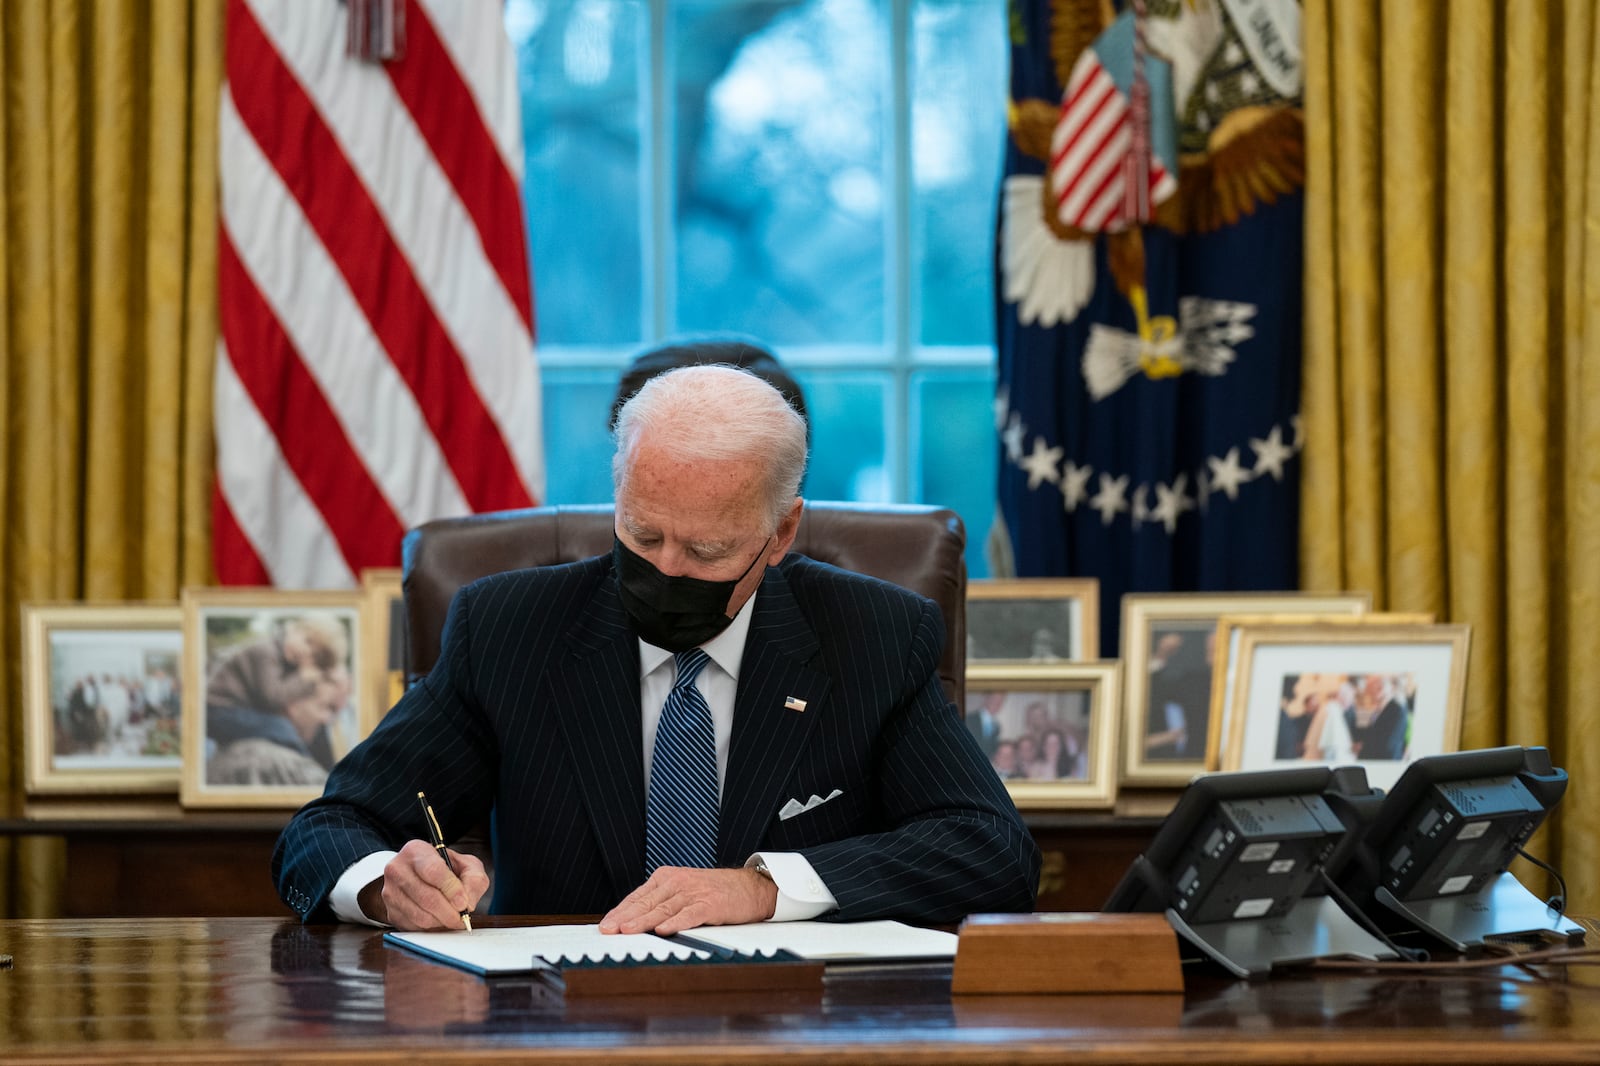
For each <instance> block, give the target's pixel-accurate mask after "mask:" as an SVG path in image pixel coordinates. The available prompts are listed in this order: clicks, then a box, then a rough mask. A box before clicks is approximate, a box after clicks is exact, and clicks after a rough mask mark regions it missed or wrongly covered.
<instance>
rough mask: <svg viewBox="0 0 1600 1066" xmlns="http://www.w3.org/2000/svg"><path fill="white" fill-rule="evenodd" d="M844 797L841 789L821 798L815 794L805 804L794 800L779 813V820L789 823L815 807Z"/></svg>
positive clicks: (786, 804)
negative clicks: (796, 816)
mask: <svg viewBox="0 0 1600 1066" xmlns="http://www.w3.org/2000/svg"><path fill="white" fill-rule="evenodd" d="M842 795H844V792H843V791H842V790H841V789H837V788H836V789H834V790H833V791H832V792H830V793H828V794H827V795H826V796H819V795H817V794H816V793H814V792H813V793H812V794H811V798H810V799H808V800H806V801H805V802H804V803H801V802H800V801H799V800H796V799H792V800H790V801H789V802H788V803H785V804H784V805H783V807H782V808H781V809H780V810H779V811H778V818H779V819H780V820H782V821H785V822H787V821H788V820H789V819H790V818H793V817H794V816H795V815H797V814H804V813H806V812H807V811H809V810H811V809H812V808H813V807H820V806H822V805H823V804H824V803H827V802H828V801H829V800H831V799H833V798H834V797H835V796H842Z"/></svg>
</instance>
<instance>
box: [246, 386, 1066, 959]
mask: <svg viewBox="0 0 1600 1066" xmlns="http://www.w3.org/2000/svg"><path fill="white" fill-rule="evenodd" d="M616 438H617V451H616V455H615V457H614V459H613V463H612V472H613V479H614V482H615V490H616V528H615V534H616V535H615V541H614V547H613V550H612V553H611V555H609V556H601V557H597V558H594V559H589V560H585V561H582V562H577V563H573V564H569V565H565V566H552V567H541V568H537V569H532V570H523V571H517V572H513V573H508V574H500V575H496V576H494V577H490V578H485V579H483V580H481V581H478V582H474V583H473V584H471V585H469V586H467V587H466V588H464V589H462V590H461V591H460V592H459V593H458V594H457V595H456V597H455V600H454V602H453V603H452V605H451V608H450V614H449V618H448V620H447V622H446V624H445V629H444V635H443V641H442V650H441V654H440V657H439V661H438V665H436V666H435V667H434V669H433V670H432V671H431V672H430V673H429V674H428V676H427V677H426V678H425V679H423V680H422V681H421V682H419V683H418V684H417V685H416V686H414V687H413V688H412V689H411V690H410V691H409V692H408V693H407V694H406V695H405V697H404V698H403V699H402V700H401V701H400V703H399V704H398V705H397V706H396V707H395V709H394V710H393V711H391V712H390V713H389V715H388V716H387V717H385V719H384V721H383V722H382V723H381V724H380V725H379V727H378V728H377V729H376V730H375V731H374V733H373V734H372V736H371V737H369V738H368V739H367V740H366V741H365V742H363V743H362V744H360V745H358V746H357V747H356V748H355V749H354V750H353V751H352V752H351V753H350V754H349V755H347V756H346V757H345V759H344V760H342V761H341V762H340V763H339V765H338V766H336V767H335V769H334V771H333V773H332V775H331V776H330V777H329V780H328V786H327V789H326V791H325V793H324V795H323V796H322V797H321V798H320V799H318V800H316V801H314V802H312V803H310V804H308V805H307V806H306V807H305V808H303V809H302V810H301V811H300V812H299V813H298V814H297V815H296V816H295V817H294V819H293V820H292V821H291V822H290V824H289V825H288V826H287V827H286V828H285V830H284V832H283V835H282V837H281V838H280V839H279V841H278V846H277V849H276V850H275V852H274V855H273V874H274V878H275V879H276V882H277V885H278V891H279V893H280V895H282V897H283V898H284V900H285V901H286V902H288V903H289V905H290V906H291V907H293V908H294V909H295V910H296V911H297V912H299V913H300V915H301V916H302V918H304V919H305V920H307V921H317V920H328V919H330V918H333V917H340V918H343V919H346V920H351V921H371V922H378V923H388V924H392V925H397V926H400V927H403V928H413V929H426V928H441V927H442V928H459V927H460V926H461V917H460V916H461V914H462V912H464V911H466V910H468V909H470V908H471V907H473V906H475V905H476V904H477V902H478V900H479V899H480V898H481V897H482V895H483V894H484V892H485V891H486V890H487V889H488V886H489V882H488V878H487V876H486V874H485V872H484V869H483V866H482V864H481V863H480V862H478V861H477V860H476V859H474V858H473V857H471V856H468V855H461V854H457V853H454V852H452V853H451V858H452V859H453V861H454V865H455V872H454V873H452V871H451V870H450V868H449V867H447V866H446V864H445V862H444V861H443V860H442V859H441V858H440V857H439V855H438V854H437V853H436V852H435V850H434V849H433V848H432V847H431V846H430V845H429V844H428V843H427V842H426V837H427V835H428V834H427V831H426V828H427V827H426V824H425V821H424V817H423V814H422V812H421V811H420V808H419V806H418V803H417V792H418V791H419V790H425V791H426V793H427V796H428V798H429V800H431V801H432V803H433V806H434V808H435V810H436V811H437V813H438V816H439V821H440V822H441V823H442V826H443V829H444V834H445V836H446V838H447V839H448V838H453V837H455V836H459V835H460V834H461V833H462V832H464V831H465V830H467V829H468V828H470V827H472V826H474V825H476V824H478V823H480V822H481V821H482V820H483V819H484V818H485V817H486V816H490V815H491V814H492V835H493V840H494V857H495V892H494V897H493V904H492V909H493V910H494V911H495V912H498V913H512V914H518V913H521V914H529V913H532V914H583V913H603V915H604V917H603V918H602V919H601V928H602V929H604V930H606V931H611V932H616V931H620V932H639V931H644V930H653V931H655V932H658V933H661V934H664V935H665V934H670V933H674V932H679V931H681V930H684V929H689V928H693V927H695V926H698V925H718V924H732V923H739V922H751V921H761V920H766V919H778V920H787V919H800V918H810V917H817V916H821V915H824V914H835V915H837V916H838V917H841V918H844V919H849V920H856V919H868V918H881V917H896V918H902V919H906V920H911V921H926V922H940V921H954V920H956V919H959V918H961V917H962V916H964V915H966V914H968V913H971V912H974V911H1004V910H1028V909H1031V907H1032V906H1033V902H1034V898H1035V892H1036V885H1037V878H1038V869H1039V853H1038V849H1037V847H1036V846H1035V845H1034V843H1033V841H1032V839H1031V837H1030V836H1029V834H1028V832H1027V829H1026V827H1025V826H1023V824H1022V822H1021V819H1020V818H1019V817H1018V815H1017V812H1016V808H1015V806H1014V805H1013V804H1012V803H1011V800H1010V798H1009V796H1008V795H1007V793H1006V791H1005V787H1004V785H1002V784H1001V783H1000V781H999V780H998V778H997V777H996V776H995V773H994V771H993V769H992V768H991V767H990V766H989V764H988V762H987V761H986V760H985V759H984V757H983V754H982V752H981V751H980V750H979V749H978V746H977V744H976V742H975V741H974V740H973V738H972V736H971V734H970V733H968V732H967V730H966V728H965V726H964V725H963V723H962V720H961V715H960V714H959V712H958V711H957V710H956V709H955V708H953V707H951V706H950V704H949V703H948V702H947V701H946V700H945V698H944V695H943V690H942V689H941V687H940V684H939V680H938V676H937V673H936V666H937V663H938V659H939V652H940V648H941V644H942V641H943V634H944V625H943V621H942V619H941V617H940V615H939V610H938V607H937V606H936V605H935V604H934V603H933V602H932V601H930V600H927V599H924V598H922V597H920V596H917V595H915V594H913V593H910V592H907V591H906V590H904V589H900V588H898V587H896V586H893V585H889V584H887V583H885V582H882V581H878V580H876V579H873V578H868V577H864V576H861V575H858V574H852V573H849V572H846V571H843V570H838V569H836V568H834V567H830V566H826V565H823V564H821V563H817V562H815V561H813V560H810V559H807V558H805V557H803V556H799V555H790V554H789V548H790V546H791V544H792V543H793V541H794V537H795V533H796V530H797V528H798V525H799V520H800V512H801V507H802V503H801V500H800V498H799V495H798V492H799V486H800V481H801V478H802V476H803V474H804V472H805V462H806V427H805V423H804V421H803V420H802V419H801V418H800V416H799V415H798V414H797V413H796V412H795V411H794V410H793V408H791V407H790V406H789V404H788V403H786V402H785V401H784V399H783V397H782V396H781V395H780V394H779V393H778V392H777V391H776V390H774V389H773V388H772V387H771V386H769V385H767V384H765V383H764V382H762V381H760V380H759V379H757V378H756V377H754V376H752V375H750V374H748V373H745V372H743V371H740V370H736V369H733V368H730V367H717V366H709V367H708V366H697V367H689V368H685V369H681V370H674V371H671V372H669V373H666V374H662V375H660V376H659V377H656V378H654V379H652V380H651V381H650V382H649V383H648V384H646V385H645V386H644V387H643V388H641V389H640V390H639V392H638V393H637V394H636V395H635V396H634V397H633V398H632V399H630V400H629V401H628V403H627V404H626V405H625V406H624V408H623V410H622V412H621V415H620V417H619V419H618V423H617V428H616ZM701 653H703V655H701ZM697 657H698V658H697ZM699 659H705V660H706V661H705V662H704V663H703V664H701V663H699ZM690 663H696V664H697V666H691V665H687V664H690ZM696 668H698V673H695V669H696ZM680 670H682V671H684V672H685V673H684V677H683V679H682V684H681V685H680V684H679V679H678V676H677V675H678V672H679V671H680ZM691 690H692V691H691ZM686 704H692V705H694V706H700V705H701V704H703V705H704V709H705V712H706V719H707V721H706V725H705V732H706V734H708V735H707V737H706V740H705V744H706V748H705V754H704V760H705V765H706V775H710V774H712V773H714V776H715V778H716V780H715V781H714V782H710V783H709V788H710V789H711V791H712V793H713V795H712V796H711V797H710V804H711V807H712V810H711V814H710V820H711V823H712V824H711V826H710V827H709V833H710V839H709V840H708V841H706V843H705V846H704V849H703V851H702V854H703V856H704V857H703V859H701V860H697V861H693V862H688V861H679V860H677V859H674V858H672V856H673V855H675V854H679V853H678V852H675V851H673V848H675V847H677V846H678V844H677V843H676V842H677V841H678V840H679V839H680V833H679V831H678V829H675V828H674V827H673V825H672V824H671V823H670V821H669V820H668V819H667V818H666V817H665V816H661V815H660V811H662V810H664V809H666V808H669V807H670V806H671V803H670V797H671V795H672V794H673V793H672V792H671V791H670V789H669V787H668V786H669V785H673V782H674V781H675V779H674V778H672V777H671V771H669V770H663V769H662V767H669V768H670V767H676V766H679V765H681V764H682V763H683V761H684V760H683V759H682V757H681V754H680V753H679V751H680V749H679V748H678V747H677V746H676V743H677V742H674V743H673V744H671V745H666V749H667V750H666V754H663V748H664V744H663V739H664V737H667V736H677V735H678V733H677V726H676V725H675V724H673V723H676V722H677V721H678V720H679V718H680V710H681V707H682V706H684V705H686ZM675 707H677V708H680V710H674V708H675ZM713 738H714V767H712V766H711V765H710V763H711V761H712V760H713V754H712V752H711V748H712V746H713ZM703 776H705V775H703ZM664 781H665V783H664ZM673 787H676V786H675V785H673ZM658 797H663V798H662V801H661V804H660V806H658V803H657V799H658ZM680 828H681V827H680ZM701 828H704V827H701ZM690 835H692V833H691V834H690ZM663 841H665V842H666V843H665V844H663V843H662V842H663ZM662 848H666V852H665V854H666V855H667V856H668V858H667V860H666V861H659V856H660V855H661V854H663V852H662V850H661V849H662ZM647 853H648V854H649V858H648V859H647ZM658 862H659V864H658Z"/></svg>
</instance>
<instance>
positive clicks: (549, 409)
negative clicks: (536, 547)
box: [541, 368, 620, 504]
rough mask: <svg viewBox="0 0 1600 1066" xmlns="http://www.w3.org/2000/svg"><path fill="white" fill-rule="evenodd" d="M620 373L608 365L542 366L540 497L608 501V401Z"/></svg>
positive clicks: (609, 461) (609, 459)
mask: <svg viewBox="0 0 1600 1066" xmlns="http://www.w3.org/2000/svg"><path fill="white" fill-rule="evenodd" d="M619 377H620V375H619V374H618V373H617V372H616V371H610V370H588V369H584V370H578V369H561V368H546V369H545V370H544V371H543V373H542V375H541V378H542V384H543V388H544V439H545V448H546V454H545V466H546V468H547V473H546V477H547V479H548V484H549V488H548V489H547V490H546V493H545V502H547V503H561V504H565V503H610V502H611V401H612V399H613V398H614V397H615V396H616V394H617V379H618V378H619Z"/></svg>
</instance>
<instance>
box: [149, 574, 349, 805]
mask: <svg viewBox="0 0 1600 1066" xmlns="http://www.w3.org/2000/svg"><path fill="white" fill-rule="evenodd" d="M363 600H364V595H363V593H361V592H357V591H350V592H309V591H308V592H286V591H278V590H274V589H253V588H252V589H246V588H227V589H188V590H185V591H184V594H183V624H184V673H183V676H184V685H185V691H186V692H189V693H192V694H193V698H192V699H191V700H190V708H191V709H190V712H189V713H188V714H187V715H185V717H184V727H183V754H184V763H183V778H182V787H181V789H180V795H181V797H182V801H183V803H184V805H185V806H193V807H298V806H300V805H301V804H303V803H305V802H306V801H307V800H310V799H314V798H315V797H317V796H319V795H321V793H322V786H323V784H324V782H326V780H327V777H328V771H329V770H331V769H332V768H333V764H334V763H335V762H337V761H338V760H339V758H340V757H342V756H343V755H344V753H345V752H347V751H349V750H350V748H351V747H353V746H354V745H355V743H356V742H357V741H358V740H360V739H361V737H363V736H365V735H366V733H367V732H368V731H370V730H371V728H372V725H373V721H374V719H373V713H372V710H371V707H372V704H371V701H370V700H367V699H366V698H365V689H366V688H367V686H368V685H369V684H370V682H369V681H368V680H367V679H368V676H369V673H368V671H367V669H366V667H365V654H364V652H363V650H362V647H361V635H362V631H363V630H362V624H361V623H362V614H363V609H362V607H363Z"/></svg>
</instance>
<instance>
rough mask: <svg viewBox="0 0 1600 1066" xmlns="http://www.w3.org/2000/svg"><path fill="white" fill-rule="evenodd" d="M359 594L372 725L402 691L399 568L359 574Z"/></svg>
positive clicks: (402, 603)
mask: <svg viewBox="0 0 1600 1066" xmlns="http://www.w3.org/2000/svg"><path fill="white" fill-rule="evenodd" d="M361 594H362V596H363V597H365V599H366V610H365V613H364V614H363V615H362V622H361V624H362V625H363V626H364V627H365V628H364V629H363V630H362V633H361V648H362V655H363V658H364V659H365V661H366V664H367V698H368V700H369V701H370V706H369V707H368V709H367V714H368V718H369V720H370V721H371V722H372V723H373V724H374V725H376V724H377V723H378V722H379V721H381V720H382V718H383V716H384V715H385V714H387V713H388V712H389V708H390V707H393V706H394V705H395V704H396V703H397V702H398V701H399V699H400V697H401V696H403V695H404V694H405V691H406V674H405V656H406V599H405V592H404V590H403V589H402V587H401V571H400V568H399V567H381V568H375V569H370V570H363V571H361Z"/></svg>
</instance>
